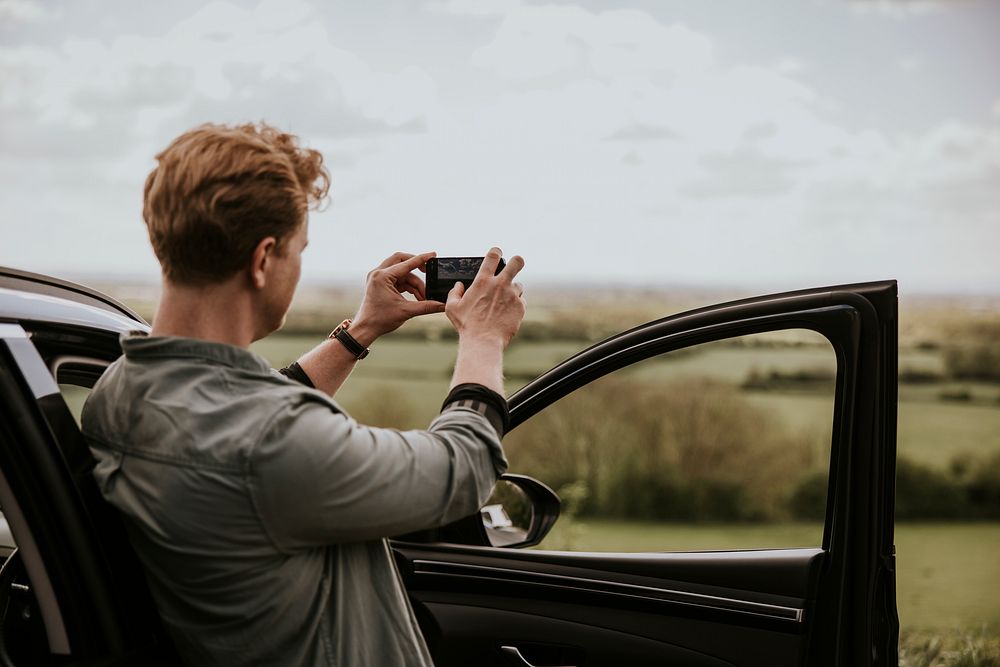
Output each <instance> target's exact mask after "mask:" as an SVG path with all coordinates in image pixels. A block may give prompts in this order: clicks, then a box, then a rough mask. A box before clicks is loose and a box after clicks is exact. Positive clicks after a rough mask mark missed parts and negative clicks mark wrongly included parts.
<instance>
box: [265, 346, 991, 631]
mask: <svg viewBox="0 0 1000 667" xmlns="http://www.w3.org/2000/svg"><path fill="white" fill-rule="evenodd" d="M316 342H317V339H316V338H315V337H311V336H288V337H280V336H279V337H272V338H269V339H266V340H263V341H260V342H259V343H257V344H256V345H255V346H254V349H255V350H256V351H257V352H258V353H260V354H262V355H263V356H265V357H267V358H268V359H269V360H270V361H271V362H272V363H273V364H274V365H276V366H280V365H284V364H287V363H289V362H291V361H293V360H294V359H295V358H296V357H298V356H299V355H300V354H301V353H302V352H304V351H305V350H307V349H309V348H310V347H311V346H313V345H314V344H315V343H316ZM582 347H584V345H582V344H578V343H573V342H558V343H534V342H530V343H515V344H514V345H512V346H511V348H510V350H509V351H508V355H507V358H506V363H505V367H506V371H507V375H508V378H509V382H508V391H513V390H515V389H517V388H518V387H520V386H521V385H523V384H524V383H526V382H527V381H528V380H529V379H530V378H531V377H534V376H535V375H537V374H539V373H541V372H543V371H545V370H547V369H548V368H550V367H552V366H554V365H555V364H557V363H558V362H559V361H561V360H562V359H564V358H566V357H568V356H571V355H572V354H574V353H575V352H577V351H579V350H580V349H581V348H582ZM455 349H456V348H455V343H454V341H434V342H429V341H428V342H425V341H419V340H394V339H392V338H388V339H384V340H382V341H380V342H379V343H377V345H376V346H375V347H374V348H373V352H372V355H371V356H370V357H369V358H368V359H366V360H365V361H364V362H363V363H361V364H359V365H358V367H357V369H356V370H355V372H354V374H353V375H352V377H351V378H350V380H349V381H348V382H347V383H346V384H345V386H344V387H343V389H342V390H341V392H340V394H339V395H338V396H337V398H338V400H339V401H340V402H341V403H342V404H343V405H344V406H345V407H346V408H347V409H348V410H349V411H350V412H352V414H354V415H355V416H357V417H358V418H359V419H361V420H362V421H368V422H372V423H380V422H381V423H387V424H388V423H396V424H400V423H402V424H403V425H406V426H408V427H420V426H422V425H425V424H426V423H427V422H428V421H429V420H430V419H431V418H432V417H433V416H434V415H435V414H436V413H437V411H438V410H439V408H440V402H441V400H442V399H443V397H444V395H445V394H446V392H447V388H448V382H449V377H450V372H451V368H452V366H453V364H454V358H455ZM832 367H833V365H832V353H831V351H830V349H829V347H828V346H823V345H804V346H802V345H800V346H796V347H775V348H767V347H757V348H754V347H733V346H709V347H706V348H705V349H704V350H703V351H701V352H699V353H696V354H682V355H674V356H673V357H672V358H671V357H664V358H661V359H657V360H651V361H649V362H646V363H644V364H643V365H642V366H641V367H639V368H637V369H635V370H634V371H631V372H632V374H633V375H634V376H635V377H637V378H640V379H643V380H668V379H669V380H672V381H678V380H680V381H683V380H684V378H689V377H695V376H699V377H703V376H708V377H712V378H715V379H716V380H718V381H721V382H724V383H726V384H730V385H739V383H741V382H742V381H743V380H744V379H745V378H746V377H747V374H748V373H749V372H750V371H751V370H753V369H755V368H757V369H769V370H770V369H778V370H786V371H788V370H795V369H801V368H828V369H829V368H832ZM900 368H911V369H912V368H918V369H925V370H930V371H936V372H939V371H940V369H941V360H940V357H939V355H938V354H936V353H934V352H928V351H923V350H914V351H903V352H901V353H900ZM971 388H972V393H973V394H974V395H975V396H977V397H980V396H982V397H984V400H978V401H973V402H967V403H962V402H952V401H944V400H941V399H940V395H939V394H940V392H941V386H939V385H935V384H931V385H904V386H902V387H901V389H900V403H899V413H898V424H899V428H898V438H897V442H898V451H899V453H900V455H902V456H906V457H908V458H911V459H913V460H915V461H918V462H922V463H926V464H930V465H933V466H936V467H939V468H945V467H946V466H947V465H948V463H949V462H950V461H951V459H952V457H954V456H955V455H956V454H960V453H963V452H972V453H980V454H981V453H989V452H995V451H997V450H1000V404H997V403H996V402H995V401H993V400H990V398H991V397H992V396H993V395H995V394H998V393H1000V388H997V387H996V386H995V385H972V386H971ZM386 392H390V393H392V395H393V396H396V397H401V398H402V404H404V405H405V406H406V414H404V415H402V416H401V415H399V414H398V413H393V414H386V413H385V412H384V411H383V410H382V409H381V408H380V406H384V405H385V404H386V402H385V401H380V400H378V398H379V397H381V396H384V395H385V394H386ZM991 392H992V393H991ZM743 395H744V396H745V397H746V398H747V399H748V400H749V401H750V402H751V403H753V404H755V405H757V406H759V407H761V408H765V409H767V410H770V411H773V412H776V413H778V414H779V415H780V418H781V419H782V420H783V421H784V423H785V424H786V426H787V427H788V428H790V429H792V430H795V431H807V430H809V429H819V430H822V429H825V428H828V427H829V424H830V423H831V419H832V417H831V414H832V405H831V400H830V398H829V392H823V391H820V392H817V391H793V392H783V391H771V392H743ZM393 403H395V401H394V402H393ZM514 465H515V468H516V465H517V464H516V461H514ZM518 472H527V473H530V472H531V471H530V470H524V471H518ZM821 534H822V527H821V526H820V525H818V524H808V523H790V524H777V525H775V524H736V525H718V524H715V525H699V524H664V523H660V524H657V523H645V522H635V521H618V520H590V519H578V520H565V519H564V520H563V521H561V522H560V523H559V524H557V527H556V529H555V531H554V532H553V534H552V535H551V536H550V538H549V539H548V540H547V541H546V543H545V544H543V545H542V546H543V547H544V548H571V549H574V550H581V549H588V550H590V549H593V550H603V551H669V550H678V551H684V550H712V549H739V548H766V547H772V548H773V547H787V546H815V545H817V544H819V542H820V537H821ZM896 545H897V554H898V555H897V584H898V593H897V601H898V607H899V613H900V619H901V624H902V627H903V628H904V630H907V631H918V632H919V631H932V632H946V631H947V632H950V631H953V630H973V631H975V630H982V629H985V631H986V632H987V634H988V635H992V636H995V635H997V634H1000V595H998V594H997V592H998V591H1000V556H998V554H1000V523H971V522H970V523H950V524H949V523H924V522H921V523H903V522H901V523H898V524H897V526H896Z"/></svg>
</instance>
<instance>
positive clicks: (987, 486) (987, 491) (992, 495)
mask: <svg viewBox="0 0 1000 667" xmlns="http://www.w3.org/2000/svg"><path fill="white" fill-rule="evenodd" d="M966 492H967V495H968V501H969V504H970V505H971V506H972V508H973V510H974V512H975V513H976V514H977V515H979V516H981V517H982V518H986V519H996V518H1000V452H994V453H993V455H992V456H990V457H988V458H986V459H985V460H984V461H983V462H982V464H981V465H979V466H976V468H975V470H974V471H973V472H971V476H970V479H969V481H968V482H967V483H966Z"/></svg>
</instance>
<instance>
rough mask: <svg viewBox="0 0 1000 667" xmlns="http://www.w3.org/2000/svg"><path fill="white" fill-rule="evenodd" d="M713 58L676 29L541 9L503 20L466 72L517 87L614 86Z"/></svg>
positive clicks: (521, 10)
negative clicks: (577, 78) (536, 82)
mask: <svg viewBox="0 0 1000 667" xmlns="http://www.w3.org/2000/svg"><path fill="white" fill-rule="evenodd" d="M712 57H713V56H712V43H711V40H709V39H708V38H707V37H706V36H705V35H702V34H700V33H698V32H696V31H694V30H691V29H690V28H688V27H686V26H684V25H681V24H676V25H671V26H664V25H663V24H661V23H659V22H657V21H656V20H654V19H653V18H652V17H650V16H649V15H648V14H645V13H643V12H639V11H633V10H613V11H606V12H599V13H592V12H589V11H587V10H585V9H581V8H579V7H573V6H552V5H546V6H538V7H536V6H520V7H517V8H516V9H514V10H512V11H510V12H509V13H507V14H506V15H505V17H504V19H503V22H502V23H501V25H500V28H499V30H498V32H497V35H496V37H495V39H494V40H493V42H491V43H490V44H488V45H486V46H484V47H483V48H481V49H479V50H478V51H476V53H475V54H474V55H473V64H475V65H477V66H479V67H482V68H484V69H487V70H489V71H491V72H494V73H496V74H498V75H500V76H503V77H507V78H510V79H514V80H519V81H530V80H533V79H541V78H545V77H551V76H558V75H564V76H567V75H568V76H572V75H573V74H574V73H579V72H583V73H587V74H589V75H592V76H596V77H598V78H601V79H604V80H614V79H621V78H635V79H639V78H643V79H645V78H649V77H654V78H655V77H663V76H666V77H670V76H682V75H691V74H694V73H696V72H699V71H702V70H704V69H705V68H706V67H708V66H709V65H710V64H711V62H712Z"/></svg>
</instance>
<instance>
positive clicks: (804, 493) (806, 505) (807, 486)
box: [790, 470, 829, 521]
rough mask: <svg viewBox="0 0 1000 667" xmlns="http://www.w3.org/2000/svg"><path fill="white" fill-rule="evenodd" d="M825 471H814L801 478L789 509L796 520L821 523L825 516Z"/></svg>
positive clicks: (827, 480)
mask: <svg viewBox="0 0 1000 667" xmlns="http://www.w3.org/2000/svg"><path fill="white" fill-rule="evenodd" d="M828 485H829V477H828V475H827V471H825V470H822V471H816V472H813V473H811V474H809V475H806V476H805V477H803V478H802V479H801V480H800V481H799V484H798V486H796V487H795V492H794V493H792V498H791V500H790V509H791V512H792V516H794V517H795V518H796V519H802V520H806V521H817V520H818V521H822V520H823V518H824V517H825V516H826V492H827V487H828Z"/></svg>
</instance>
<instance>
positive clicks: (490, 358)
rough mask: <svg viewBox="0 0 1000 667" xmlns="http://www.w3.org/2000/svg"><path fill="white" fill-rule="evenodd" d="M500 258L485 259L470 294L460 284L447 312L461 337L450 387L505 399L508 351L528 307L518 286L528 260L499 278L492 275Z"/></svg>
mask: <svg viewBox="0 0 1000 667" xmlns="http://www.w3.org/2000/svg"><path fill="white" fill-rule="evenodd" d="M500 256H501V255H500V248H491V249H490V251H489V252H488V253H486V257H485V259H483V264H482V266H480V267H479V273H478V274H476V279H475V280H473V281H472V286H471V287H470V288H469V289H468V291H466V290H465V288H464V286H463V285H462V283H455V287H453V288H452V290H451V291H450V292H449V293H448V302H447V303H446V304H445V311H444V312H445V313H446V314H447V315H448V319H449V320H451V323H452V324H453V325H454V326H455V330H456V331H457V332H458V358H457V359H455V374H454V375H453V376H452V378H451V386H452V387H457V386H458V385H460V384H465V383H467V382H473V383H476V384H481V385H484V386H486V387H489V388H490V389H492V390H493V391H495V392H497V393H498V394H500V395H501V396H502V395H503V393H504V390H503V351H504V349H505V348H506V347H507V345H508V344H509V343H510V340H511V339H512V338H513V337H514V334H516V333H517V330H518V328H519V327H520V326H521V320H522V319H524V308H525V303H524V288H523V287H521V285H520V283H516V282H514V276H516V275H517V274H518V272H519V271H520V270H521V269H522V268H524V260H523V259H521V258H520V257H518V256H517V255H515V256H514V257H511V258H510V261H509V262H507V266H505V267H504V270H503V271H501V272H500V274H499V275H493V274H494V273H496V270H497V265H498V264H499V263H500Z"/></svg>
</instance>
